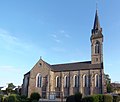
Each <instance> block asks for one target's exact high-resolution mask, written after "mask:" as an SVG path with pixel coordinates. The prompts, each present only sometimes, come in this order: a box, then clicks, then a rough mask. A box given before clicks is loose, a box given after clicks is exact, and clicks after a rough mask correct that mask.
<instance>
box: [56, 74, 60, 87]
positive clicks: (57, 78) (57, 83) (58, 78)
mask: <svg viewBox="0 0 120 102" xmlns="http://www.w3.org/2000/svg"><path fill="white" fill-rule="evenodd" d="M56 87H60V77H59V76H57V77H56Z"/></svg>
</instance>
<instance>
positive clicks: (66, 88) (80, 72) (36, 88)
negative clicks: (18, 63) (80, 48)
mask: <svg viewBox="0 0 120 102" xmlns="http://www.w3.org/2000/svg"><path fill="white" fill-rule="evenodd" d="M90 40H91V61H85V62H74V63H65V64H55V65H51V64H49V63H47V62H45V61H44V60H42V59H40V60H39V61H38V62H37V63H36V64H35V66H34V67H33V68H32V69H31V70H30V71H29V72H28V73H26V74H25V75H24V79H23V85H22V94H23V95H27V96H28V97H29V96H30V95H31V93H32V92H38V93H39V94H40V95H41V96H42V97H44V98H47V97H48V94H51V93H54V94H55V96H56V97H61V95H62V96H63V97H67V96H69V95H73V94H75V93H77V92H81V93H82V94H83V95H84V96H86V95H92V94H101V93H104V66H103V34H102V28H101V27H100V23H99V19H98V11H97V10H96V13H95V20H94V25H93V29H92V31H91V37H90Z"/></svg>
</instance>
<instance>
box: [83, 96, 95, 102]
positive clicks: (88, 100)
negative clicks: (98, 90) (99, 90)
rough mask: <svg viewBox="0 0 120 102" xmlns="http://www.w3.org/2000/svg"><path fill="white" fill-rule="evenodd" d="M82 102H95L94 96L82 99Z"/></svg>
mask: <svg viewBox="0 0 120 102" xmlns="http://www.w3.org/2000/svg"><path fill="white" fill-rule="evenodd" d="M82 102H95V101H94V97H93V96H86V97H84V98H83V99H82Z"/></svg>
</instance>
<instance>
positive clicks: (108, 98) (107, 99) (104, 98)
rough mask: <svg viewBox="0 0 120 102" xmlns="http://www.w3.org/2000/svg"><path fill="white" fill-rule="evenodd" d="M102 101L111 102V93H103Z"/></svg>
mask: <svg viewBox="0 0 120 102" xmlns="http://www.w3.org/2000/svg"><path fill="white" fill-rule="evenodd" d="M103 100H104V102H113V98H112V96H111V95H103Z"/></svg>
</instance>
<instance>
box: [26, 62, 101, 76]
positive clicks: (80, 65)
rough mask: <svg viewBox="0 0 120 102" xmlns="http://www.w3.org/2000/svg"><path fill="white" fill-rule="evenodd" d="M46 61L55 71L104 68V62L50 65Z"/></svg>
mask: <svg viewBox="0 0 120 102" xmlns="http://www.w3.org/2000/svg"><path fill="white" fill-rule="evenodd" d="M44 63H46V64H47V65H48V67H49V68H50V69H51V71H54V72H60V71H76V70H90V69H101V68H103V63H101V64H91V61H85V62H74V63H65V64H55V65H50V64H48V63H47V62H45V61H44ZM28 74H30V71H29V72H27V73H26V74H24V75H28Z"/></svg>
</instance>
